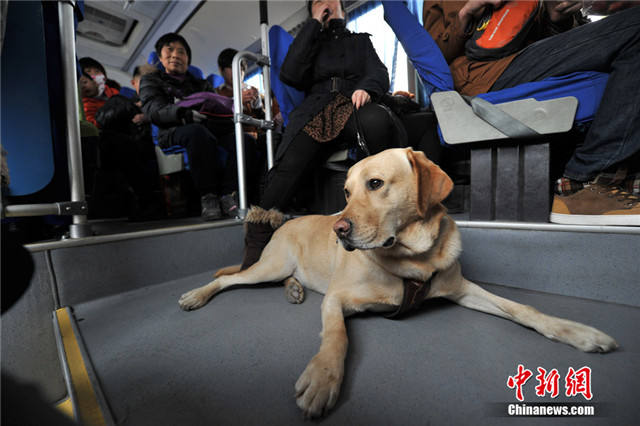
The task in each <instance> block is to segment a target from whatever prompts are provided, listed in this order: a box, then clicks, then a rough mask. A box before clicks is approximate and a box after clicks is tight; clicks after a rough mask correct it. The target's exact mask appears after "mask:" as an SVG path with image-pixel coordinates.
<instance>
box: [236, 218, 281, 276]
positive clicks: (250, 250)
mask: <svg viewBox="0 0 640 426" xmlns="http://www.w3.org/2000/svg"><path fill="white" fill-rule="evenodd" d="M283 222H284V215H283V214H282V213H280V212H279V211H278V210H276V209H270V210H265V209H263V208H261V207H257V206H254V207H251V209H249V211H248V212H247V217H246V218H245V220H244V224H245V234H244V255H243V257H242V266H241V268H240V269H241V270H245V269H247V268H248V267H250V266H251V265H253V264H254V263H256V262H257V261H258V259H260V255H261V254H262V250H263V249H264V248H265V247H266V245H267V244H268V243H269V241H270V240H271V236H272V235H273V233H274V232H275V231H276V229H278V228H279V227H280V225H282V223H283Z"/></svg>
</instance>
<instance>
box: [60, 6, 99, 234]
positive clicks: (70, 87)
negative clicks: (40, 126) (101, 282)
mask: <svg viewBox="0 0 640 426" xmlns="http://www.w3.org/2000/svg"><path fill="white" fill-rule="evenodd" d="M75 4H76V3H75V1H60V2H58V27H59V30H60V52H61V56H62V58H61V59H62V76H63V79H64V103H65V111H66V114H65V115H66V127H67V156H68V162H69V181H70V183H71V201H72V202H84V201H85V193H84V177H83V170H82V145H81V140H80V118H79V117H80V111H79V107H78V82H77V79H76V39H75V26H74V9H75ZM69 235H70V237H71V238H81V237H86V236H89V235H91V227H90V225H89V224H88V223H87V216H86V214H85V215H74V216H73V221H72V224H71V225H70V226H69Z"/></svg>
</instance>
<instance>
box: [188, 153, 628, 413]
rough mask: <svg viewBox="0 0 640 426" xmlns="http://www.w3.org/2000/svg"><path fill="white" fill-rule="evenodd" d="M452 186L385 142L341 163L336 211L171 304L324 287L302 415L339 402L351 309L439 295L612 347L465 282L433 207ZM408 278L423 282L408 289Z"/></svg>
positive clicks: (299, 396)
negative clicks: (235, 288) (228, 292)
mask: <svg viewBox="0 0 640 426" xmlns="http://www.w3.org/2000/svg"><path fill="white" fill-rule="evenodd" d="M452 187H453V183H452V181H451V179H450V178H449V177H448V176H447V175H446V174H445V173H444V172H443V171H442V170H441V169H440V168H439V167H438V166H437V165H435V164H434V163H432V162H431V161H430V160H428V159H427V158H426V157H425V155H424V154H423V153H422V152H415V151H412V150H411V149H390V150H387V151H384V152H382V153H380V154H377V155H374V156H372V157H369V158H366V159H364V160H362V161H360V162H359V163H357V164H356V165H354V166H353V167H352V168H351V169H350V170H349V173H348V175H347V180H346V183H345V187H344V191H345V195H346V197H347V206H346V207H345V209H344V210H343V211H342V212H341V213H340V214H339V215H337V216H305V217H300V218H297V219H294V220H290V221H288V222H286V223H285V224H284V225H282V227H280V228H279V229H278V230H277V231H276V232H275V234H274V235H273V237H272V239H271V241H270V242H269V244H268V245H267V246H266V247H265V249H264V252H263V253H262V256H261V257H260V260H259V261H258V262H257V263H256V264H254V265H253V266H251V267H250V268H248V269H246V270H244V271H242V272H238V273H235V274H232V275H222V276H220V273H219V274H217V276H218V277H217V278H216V279H215V280H214V281H213V282H211V283H209V284H207V285H205V286H203V287H200V288H197V289H194V290H192V291H190V292H188V293H185V294H184V295H183V296H182V297H181V298H180V301H179V304H180V306H181V307H182V309H185V310H191V309H197V308H199V307H201V306H203V305H204V304H206V303H207V302H208V301H209V299H211V297H213V296H214V295H215V294H216V293H218V292H220V291H221V290H223V289H225V288H227V287H229V286H231V285H234V284H254V283H261V282H276V281H282V280H285V279H288V281H289V282H291V281H292V280H293V281H297V282H299V283H302V284H303V285H304V286H305V287H307V288H310V289H312V290H315V291H317V292H320V293H323V294H324V295H325V296H324V300H323V302H322V343H321V345H320V350H319V351H318V353H317V354H316V355H315V356H314V357H313V358H312V359H311V361H310V362H309V364H308V365H307V368H306V369H305V370H304V372H303V373H302V375H301V376H300V378H299V379H298V381H297V382H296V384H295V390H296V401H297V404H298V406H299V407H300V408H301V409H302V410H303V411H304V414H305V415H306V416H308V417H316V416H320V415H322V414H323V413H325V412H326V411H327V410H329V409H331V408H332V407H333V406H334V404H335V403H336V400H337V399H338V394H339V392H340V385H341V383H342V378H343V375H344V360H345V355H346V353H347V333H346V328H345V321H344V318H345V316H348V315H351V314H354V313H358V312H363V311H376V312H389V311H394V310H396V309H397V308H398V307H399V306H405V305H406V304H407V303H411V302H422V301H423V300H425V299H430V298H433V297H445V298H447V299H450V300H453V301H454V302H456V303H459V304H460V305H462V306H465V307H468V308H471V309H476V310H479V311H482V312H486V313H489V314H493V315H497V316H500V317H503V318H507V319H510V320H512V321H515V322H517V323H520V324H522V325H525V326H527V327H530V328H533V329H535V330H536V331H538V332H539V333H541V334H542V335H544V336H546V337H548V338H550V339H553V340H557V341H560V342H564V343H568V344H570V345H572V346H575V347H576V348H578V349H580V350H583V351H599V352H607V351H610V350H612V349H615V348H616V347H617V343H616V342H615V340H614V339H613V338H611V337H610V336H608V335H606V334H605V333H603V332H601V331H598V330H596V329H595V328H592V327H589V326H586V325H584V324H580V323H577V322H573V321H569V320H566V319H561V318H556V317H552V316H549V315H545V314H543V313H540V312H539V311H537V310H536V309H534V308H532V307H530V306H526V305H521V304H519V303H515V302H512V301H510V300H507V299H504V298H502V297H499V296H496V295H494V294H492V293H489V292H487V291H485V290H483V289H482V288H480V287H479V286H478V285H476V284H474V283H472V282H470V281H468V280H466V279H465V278H464V277H463V276H462V274H461V273H460V265H459V263H458V260H457V259H458V255H459V254H460V249H461V245H460V234H459V232H458V230H457V227H456V224H455V222H454V221H453V220H452V219H451V218H450V217H449V216H448V215H447V214H446V210H445V208H444V207H443V206H442V205H441V204H440V202H441V201H442V200H444V198H445V197H446V196H447V195H448V194H449V193H450V192H451V189H452ZM238 269H239V268H235V271H237V270H238ZM227 272H229V270H227ZM415 281H418V282H423V283H424V282H428V281H430V285H426V286H423V287H421V288H420V289H418V291H410V289H411V286H412V285H413V284H415ZM296 284H297V283H296ZM408 289H409V290H408ZM407 299H412V300H409V301H407ZM416 299H418V300H416Z"/></svg>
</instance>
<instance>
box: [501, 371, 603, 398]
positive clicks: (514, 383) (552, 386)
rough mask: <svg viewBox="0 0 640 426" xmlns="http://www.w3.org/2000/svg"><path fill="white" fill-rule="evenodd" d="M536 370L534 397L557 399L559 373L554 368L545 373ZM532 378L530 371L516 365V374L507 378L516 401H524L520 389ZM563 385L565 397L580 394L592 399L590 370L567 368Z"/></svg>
mask: <svg viewBox="0 0 640 426" xmlns="http://www.w3.org/2000/svg"><path fill="white" fill-rule="evenodd" d="M537 370H538V375H537V376H536V380H537V381H538V385H537V386H536V388H535V390H536V396H540V397H543V396H545V395H547V394H549V396H551V398H555V397H557V396H558V395H559V394H560V386H559V382H560V373H559V372H558V370H557V369H555V368H554V369H552V370H550V371H549V372H547V370H545V369H544V368H542V367H538V368H537ZM532 376H533V372H531V370H529V369H527V368H525V367H524V366H523V365H522V364H518V372H517V373H516V374H515V375H513V376H509V377H508V378H507V386H508V387H509V388H510V389H515V390H516V398H517V399H518V401H521V402H522V401H524V393H523V390H522V388H523V386H524V385H525V384H526V383H527V381H528V380H529V379H530V378H531V377H532ZM564 383H565V395H566V396H568V397H573V396H576V395H578V394H582V396H583V397H584V398H585V399H587V400H590V399H591V398H593V394H592V393H591V368H589V367H582V368H580V369H579V370H574V368H573V367H569V370H568V372H567V375H566V376H565V378H564Z"/></svg>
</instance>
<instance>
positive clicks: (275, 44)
mask: <svg viewBox="0 0 640 426" xmlns="http://www.w3.org/2000/svg"><path fill="white" fill-rule="evenodd" d="M292 42H293V37H292V36H291V34H289V33H288V32H287V31H285V29H284V28H282V27H281V26H279V25H274V26H272V27H271V28H270V29H269V56H270V59H271V90H272V91H273V94H274V95H275V97H276V100H277V101H278V105H279V106H280V113H281V114H282V119H283V121H284V125H285V126H286V125H287V123H288V122H289V114H290V113H291V111H293V109H294V108H295V107H296V106H297V105H298V104H300V102H302V100H303V99H304V93H303V92H301V91H299V90H297V89H294V88H293V87H291V86H288V85H286V84H284V83H283V82H282V81H280V67H281V66H282V63H283V62H284V58H285V57H286V56H287V52H288V51H289V46H290V45H291V43H292Z"/></svg>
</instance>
